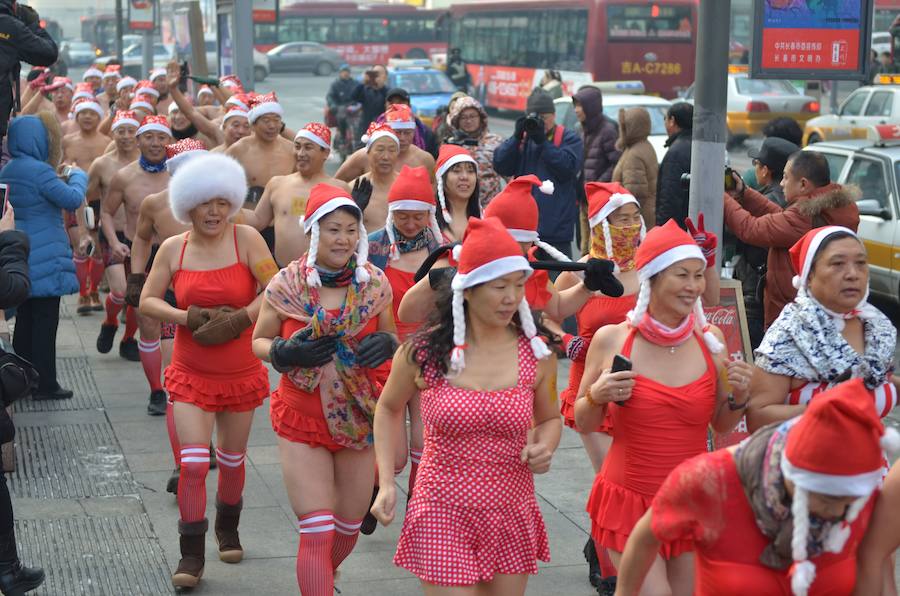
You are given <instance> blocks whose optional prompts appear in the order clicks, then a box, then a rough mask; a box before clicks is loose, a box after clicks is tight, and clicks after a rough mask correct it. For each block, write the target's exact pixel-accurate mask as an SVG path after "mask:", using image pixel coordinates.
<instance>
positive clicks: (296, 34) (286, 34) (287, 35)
mask: <svg viewBox="0 0 900 596" xmlns="http://www.w3.org/2000/svg"><path fill="white" fill-rule="evenodd" d="M292 41H306V19H303V18H290V19H284V21H282V23H281V25H280V27H279V29H278V43H290V42H292Z"/></svg>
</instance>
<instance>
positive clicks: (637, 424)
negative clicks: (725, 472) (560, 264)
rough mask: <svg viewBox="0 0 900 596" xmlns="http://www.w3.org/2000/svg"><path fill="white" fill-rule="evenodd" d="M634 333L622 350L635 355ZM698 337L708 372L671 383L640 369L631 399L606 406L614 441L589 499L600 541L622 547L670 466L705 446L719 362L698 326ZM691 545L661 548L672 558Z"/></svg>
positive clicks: (594, 533) (593, 532)
mask: <svg viewBox="0 0 900 596" xmlns="http://www.w3.org/2000/svg"><path fill="white" fill-rule="evenodd" d="M635 333H637V330H636V329H632V330H631V332H630V333H629V334H628V338H627V339H626V340H625V344H624V345H623V346H622V355H623V356H626V357H628V356H630V355H631V347H632V345H633V343H634V336H635ZM694 339H695V341H697V343H698V344H699V345H700V349H701V350H702V351H703V356H704V358H705V359H706V372H705V373H703V375H701V376H700V377H699V378H698V379H697V380H695V381H692V382H690V383H688V384H687V385H683V386H681V387H668V386H666V385H663V384H662V383H658V382H656V381H654V380H652V379H648V378H647V377H645V376H643V375H638V376H637V377H636V378H635V380H634V388H633V389H632V390H631V398H630V399H629V400H628V402H627V404H626V405H624V406H619V405H616V404H609V405H608V406H607V408H608V409H609V410H611V412H612V421H613V442H612V447H610V450H609V454H608V455H607V456H606V459H604V460H603V468H601V470H600V473H599V474H597V477H596V478H595V479H594V486H593V488H592V489H591V496H590V498H589V499H588V503H587V512H588V514H589V515H590V517H591V522H592V523H591V536H592V537H593V538H594V541H595V542H596V543H597V544H598V545H601V546H604V547H606V548H609V549H611V550H615V551H618V552H623V551H624V550H625V542H626V541H627V540H628V536H629V534H631V530H632V529H633V528H634V525H635V524H636V523H637V521H638V520H639V519H640V518H641V516H643V515H644V513H645V512H646V511H647V509H648V508H649V507H650V502H651V501H652V500H653V496H654V495H655V494H656V491H657V490H658V489H659V487H660V485H661V484H662V483H663V481H664V480H665V479H666V476H668V475H669V472H671V471H672V470H673V469H674V468H675V467H676V466H677V465H678V464H680V463H681V462H683V461H684V460H686V459H688V458H691V457H693V456H695V455H698V454H700V453H704V452H705V451H706V429H707V427H708V426H709V422H710V420H712V417H713V412H714V410H715V406H716V366H715V363H714V362H713V360H712V356H711V355H710V353H709V350H708V348H707V347H706V344H704V343H703V338H702V337H700V335H699V334H698V333H697V332H694ZM691 548H692V547H691V544H690V542H687V541H674V542H672V543H669V544H665V545H663V547H662V548H661V549H660V552H661V554H662V556H663V557H664V558H665V559H671V558H674V557H677V556H678V555H680V554H682V553H684V552H688V551H690V550H691Z"/></svg>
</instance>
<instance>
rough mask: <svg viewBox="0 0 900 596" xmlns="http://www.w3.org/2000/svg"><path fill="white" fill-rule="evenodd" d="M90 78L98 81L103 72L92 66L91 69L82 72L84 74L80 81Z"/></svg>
mask: <svg viewBox="0 0 900 596" xmlns="http://www.w3.org/2000/svg"><path fill="white" fill-rule="evenodd" d="M90 77H97V78H98V79H102V78H103V71H102V70H100V69H99V68H97V67H96V65H93V64H92V65H91V67H90V68H88V69H87V70H86V71H84V74H83V75H81V80H82V81H87V80H88V79H89V78H90Z"/></svg>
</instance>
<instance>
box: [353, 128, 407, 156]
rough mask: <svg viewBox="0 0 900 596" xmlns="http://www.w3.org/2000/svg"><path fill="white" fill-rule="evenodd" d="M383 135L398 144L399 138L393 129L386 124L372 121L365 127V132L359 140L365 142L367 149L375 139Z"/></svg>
mask: <svg viewBox="0 0 900 596" xmlns="http://www.w3.org/2000/svg"><path fill="white" fill-rule="evenodd" d="M383 137H388V138H390V139H394V142H395V143H397V146H398V147H399V146H400V139H398V138H397V135H396V134H395V133H394V129H392V128H391V127H390V126H388V125H387V124H379V123H378V122H372V123H371V124H370V125H369V128H367V129H366V134H364V135H363V136H362V139H360V140H361V141H362V142H363V143H365V144H366V151H368V150H369V149H371V148H372V145H373V144H374V143H375V141H377V140H378V139H380V138H383Z"/></svg>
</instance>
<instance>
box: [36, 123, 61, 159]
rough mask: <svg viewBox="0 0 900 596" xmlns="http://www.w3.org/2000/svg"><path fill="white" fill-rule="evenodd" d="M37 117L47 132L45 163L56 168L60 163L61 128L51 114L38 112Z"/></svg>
mask: <svg viewBox="0 0 900 596" xmlns="http://www.w3.org/2000/svg"><path fill="white" fill-rule="evenodd" d="M37 117H38V118H40V119H41V124H43V125H44V129H45V130H46V131H47V163H48V164H50V165H51V166H53V167H54V168H56V166H58V165H59V164H60V162H61V161H62V126H60V125H59V120H57V119H56V114H54V113H53V112H48V111H42V112H38V114H37Z"/></svg>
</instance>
